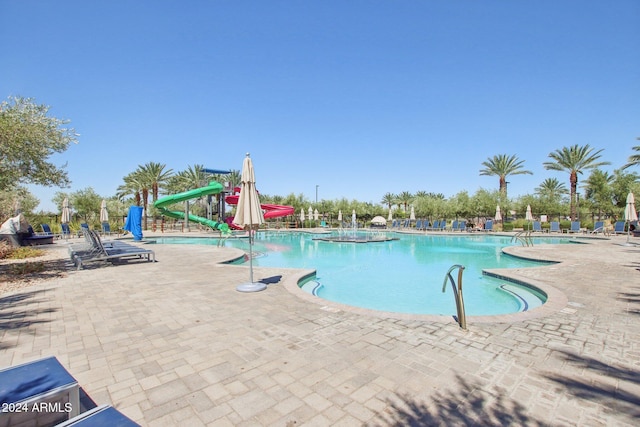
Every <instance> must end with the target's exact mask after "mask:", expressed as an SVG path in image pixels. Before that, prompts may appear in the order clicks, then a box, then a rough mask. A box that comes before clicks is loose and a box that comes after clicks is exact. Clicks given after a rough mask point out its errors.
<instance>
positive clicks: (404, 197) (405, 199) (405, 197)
mask: <svg viewBox="0 0 640 427" xmlns="http://www.w3.org/2000/svg"><path fill="white" fill-rule="evenodd" d="M396 202H397V203H400V204H402V206H404V211H405V212H406V211H407V208H408V206H409V204H410V203H411V202H413V194H411V193H409V192H408V191H403V192H402V193H400V194H398V198H397V200H396Z"/></svg>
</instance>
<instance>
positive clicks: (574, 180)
mask: <svg viewBox="0 0 640 427" xmlns="http://www.w3.org/2000/svg"><path fill="white" fill-rule="evenodd" d="M569 183H570V186H571V193H570V195H571V203H570V204H569V206H570V216H571V221H575V220H576V217H577V216H578V215H577V213H578V209H577V203H576V194H577V193H578V174H577V173H576V172H571V176H570V177H569Z"/></svg>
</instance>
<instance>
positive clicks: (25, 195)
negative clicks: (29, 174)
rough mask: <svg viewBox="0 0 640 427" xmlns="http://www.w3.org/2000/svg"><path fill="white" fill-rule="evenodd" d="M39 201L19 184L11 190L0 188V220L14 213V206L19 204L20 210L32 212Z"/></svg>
mask: <svg viewBox="0 0 640 427" xmlns="http://www.w3.org/2000/svg"><path fill="white" fill-rule="evenodd" d="M39 203H40V201H39V200H38V199H37V198H36V196H34V195H33V194H31V193H30V192H29V190H27V188H26V187H23V186H21V185H19V186H15V187H13V188H12V189H11V190H0V221H4V220H5V219H6V218H8V217H10V216H14V215H15V214H16V209H15V208H16V206H17V204H19V207H20V210H21V211H22V212H33V210H34V209H35V208H36V206H38V204H39Z"/></svg>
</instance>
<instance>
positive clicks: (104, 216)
mask: <svg viewBox="0 0 640 427" xmlns="http://www.w3.org/2000/svg"><path fill="white" fill-rule="evenodd" d="M100 222H109V212H108V211H107V201H106V200H104V199H103V200H102V203H101V204H100Z"/></svg>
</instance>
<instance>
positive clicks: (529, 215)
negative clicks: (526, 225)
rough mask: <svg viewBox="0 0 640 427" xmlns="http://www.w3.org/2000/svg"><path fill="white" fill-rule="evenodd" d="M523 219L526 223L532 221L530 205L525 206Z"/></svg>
mask: <svg viewBox="0 0 640 427" xmlns="http://www.w3.org/2000/svg"><path fill="white" fill-rule="evenodd" d="M524 219H526V220H527V221H533V215H531V205H527V212H526V213H525V215H524Z"/></svg>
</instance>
